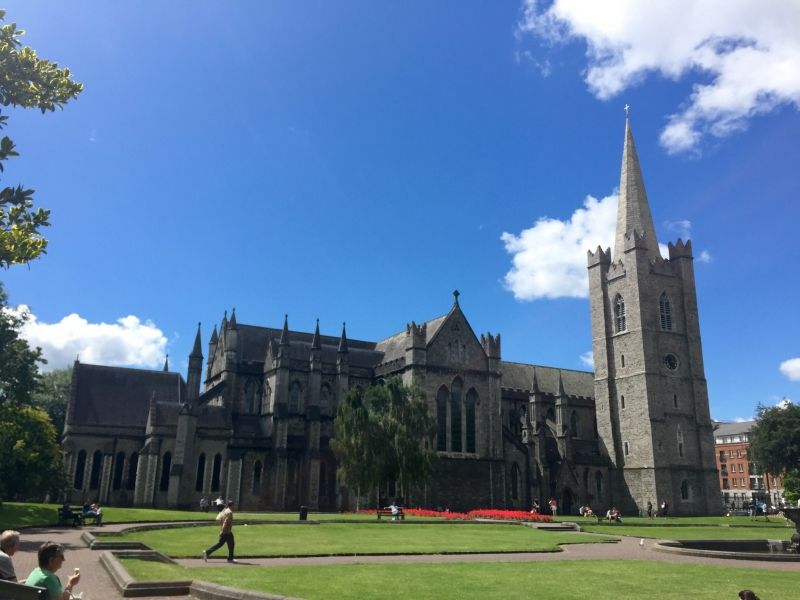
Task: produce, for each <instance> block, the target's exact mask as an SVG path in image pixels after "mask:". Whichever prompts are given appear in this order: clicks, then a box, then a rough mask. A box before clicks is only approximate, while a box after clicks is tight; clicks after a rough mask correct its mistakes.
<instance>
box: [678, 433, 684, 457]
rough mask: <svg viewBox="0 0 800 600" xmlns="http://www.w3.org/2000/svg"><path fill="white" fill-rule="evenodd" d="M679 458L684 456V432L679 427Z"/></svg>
mask: <svg viewBox="0 0 800 600" xmlns="http://www.w3.org/2000/svg"><path fill="white" fill-rule="evenodd" d="M677 437H678V456H683V432H682V431H681V428H680V427H678V435H677Z"/></svg>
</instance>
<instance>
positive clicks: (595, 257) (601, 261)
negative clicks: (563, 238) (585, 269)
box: [586, 246, 611, 267]
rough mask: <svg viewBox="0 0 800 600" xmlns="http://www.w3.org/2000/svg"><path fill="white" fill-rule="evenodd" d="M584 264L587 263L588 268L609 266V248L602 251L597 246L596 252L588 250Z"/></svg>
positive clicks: (600, 247)
mask: <svg viewBox="0 0 800 600" xmlns="http://www.w3.org/2000/svg"><path fill="white" fill-rule="evenodd" d="M586 262H587V263H588V265H589V267H594V266H596V265H609V264H611V248H607V249H606V250H605V251H604V250H603V248H602V246H597V251H596V252H592V251H591V250H588V251H587V252H586Z"/></svg>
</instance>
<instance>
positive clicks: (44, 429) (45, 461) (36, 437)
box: [0, 406, 65, 500]
mask: <svg viewBox="0 0 800 600" xmlns="http://www.w3.org/2000/svg"><path fill="white" fill-rule="evenodd" d="M63 465H64V463H63V457H62V454H61V449H60V448H59V447H58V443H57V442H56V430H55V428H54V427H53V423H52V422H51V421H50V417H48V416H47V413H45V412H44V411H43V410H40V409H38V408H33V407H30V406H21V407H15V408H9V407H4V408H2V409H0V498H13V499H18V500H27V499H32V498H41V497H42V496H43V495H44V494H47V493H52V494H57V493H58V492H60V491H61V490H63V489H64V483H65V475H64V467H63Z"/></svg>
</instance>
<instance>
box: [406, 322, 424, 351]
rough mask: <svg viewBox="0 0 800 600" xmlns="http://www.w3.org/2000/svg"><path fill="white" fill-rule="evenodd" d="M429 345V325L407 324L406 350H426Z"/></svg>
mask: <svg viewBox="0 0 800 600" xmlns="http://www.w3.org/2000/svg"><path fill="white" fill-rule="evenodd" d="M427 343H428V324H427V323H423V324H422V325H417V324H416V323H415V322H414V321H411V323H406V348H407V349H408V348H425V346H426V345H427Z"/></svg>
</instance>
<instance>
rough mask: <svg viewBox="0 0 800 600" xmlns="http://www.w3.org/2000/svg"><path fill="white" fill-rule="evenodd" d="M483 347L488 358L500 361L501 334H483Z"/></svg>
mask: <svg viewBox="0 0 800 600" xmlns="http://www.w3.org/2000/svg"><path fill="white" fill-rule="evenodd" d="M481 346H483V351H484V352H485V353H486V356H487V357H488V358H495V359H498V360H499V359H500V334H499V333H498V334H497V335H492V334H491V332H489V333H486V334H485V335H484V334H481Z"/></svg>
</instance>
